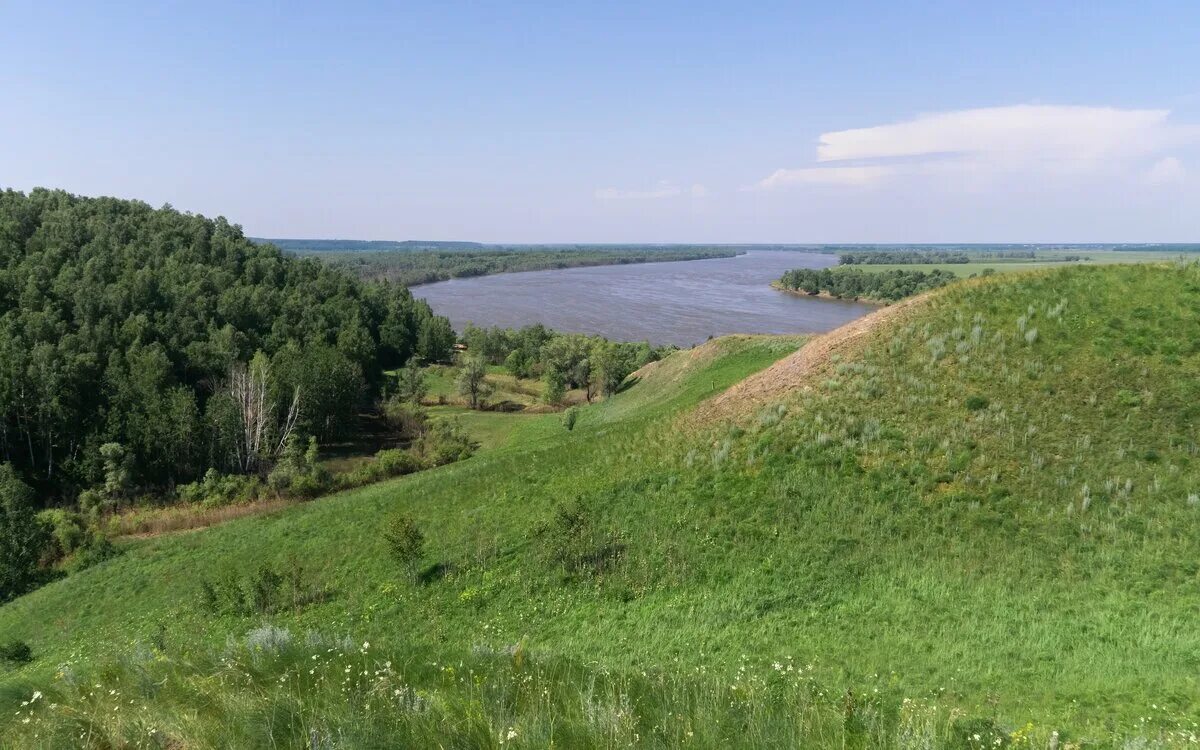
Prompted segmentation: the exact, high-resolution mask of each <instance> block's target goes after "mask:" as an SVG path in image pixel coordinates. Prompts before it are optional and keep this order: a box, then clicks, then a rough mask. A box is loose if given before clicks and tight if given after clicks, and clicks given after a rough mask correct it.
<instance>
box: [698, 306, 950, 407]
mask: <svg viewBox="0 0 1200 750" xmlns="http://www.w3.org/2000/svg"><path fill="white" fill-rule="evenodd" d="M933 293H934V292H926V293H924V294H919V295H917V296H915V297H910V298H908V299H906V300H902V301H900V302H897V303H896V304H894V305H889V306H888V307H884V308H881V309H879V310H876V311H875V312H873V313H871V314H869V315H866V316H864V317H861V318H859V319H858V320H855V321H852V322H850V323H847V324H846V325H844V326H842V327H841V328H835V329H834V330H832V331H830V332H829V333H826V334H822V335H820V336H817V337H816V338H814V339H813V340H811V341H809V342H808V343H807V344H805V345H804V346H802V347H800V349H799V350H797V351H796V353H795V354H792V355H790V356H788V357H785V358H783V359H781V360H779V361H778V362H776V363H775V364H773V365H771V366H770V367H768V368H767V369H765V370H763V371H762V372H759V373H757V374H755V375H751V376H750V377H748V378H746V379H745V380H743V381H742V382H740V383H738V384H736V385H734V386H733V387H731V388H730V389H729V390H727V391H725V392H724V393H722V394H720V395H718V396H716V397H714V398H711V399H709V400H707V401H705V402H703V403H701V404H700V406H699V407H697V408H696V410H695V411H694V412H693V413H692V415H691V418H692V419H693V420H695V421H697V422H700V423H705V422H716V421H721V420H729V419H737V418H739V417H742V416H745V415H747V414H753V413H754V412H756V411H758V410H759V409H761V408H762V407H764V406H766V405H767V404H770V403H773V402H775V401H778V400H779V399H780V398H781V397H782V396H784V395H785V394H787V393H790V392H792V391H796V390H800V389H803V388H808V387H810V386H811V384H812V383H813V381H814V380H815V379H816V377H817V376H818V375H820V374H822V373H824V372H825V371H826V369H827V368H828V366H829V360H830V358H831V357H832V356H833V355H834V354H843V355H844V354H847V353H850V352H854V351H859V350H860V349H861V347H862V346H863V345H865V343H866V341H867V340H868V339H869V338H870V334H872V333H873V332H875V331H876V330H878V329H879V328H880V327H881V326H883V325H885V324H887V323H891V322H892V321H895V320H898V319H901V318H903V317H905V316H906V315H908V314H909V312H910V311H911V310H912V309H913V308H914V307H917V306H919V305H922V304H923V303H924V302H925V301H926V300H928V299H929V297H930V296H931V295H932V294H933Z"/></svg>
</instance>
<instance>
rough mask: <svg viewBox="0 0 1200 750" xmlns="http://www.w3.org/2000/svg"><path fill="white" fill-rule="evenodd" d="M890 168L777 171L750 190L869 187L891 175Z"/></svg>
mask: <svg viewBox="0 0 1200 750" xmlns="http://www.w3.org/2000/svg"><path fill="white" fill-rule="evenodd" d="M892 171H893V168H892V167H888V166H866V167H803V168H800V169H777V170H775V171H774V172H772V173H771V175H770V176H769V177H767V178H766V179H765V180H762V181H760V182H759V183H757V184H756V185H754V186H752V187H751V188H750V189H760V190H773V189H775V188H780V187H787V186H788V185H845V186H851V187H867V186H870V185H877V184H879V183H880V182H881V181H883V180H884V179H886V178H887V177H888V176H889V175H890V174H892Z"/></svg>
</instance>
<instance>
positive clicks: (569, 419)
mask: <svg viewBox="0 0 1200 750" xmlns="http://www.w3.org/2000/svg"><path fill="white" fill-rule="evenodd" d="M578 419H579V409H578V408H577V407H574V406H572V407H571V408H570V409H567V410H566V411H564V412H563V415H562V423H563V427H566V428H567V432H570V431H571V430H574V429H575V422H576V420H578Z"/></svg>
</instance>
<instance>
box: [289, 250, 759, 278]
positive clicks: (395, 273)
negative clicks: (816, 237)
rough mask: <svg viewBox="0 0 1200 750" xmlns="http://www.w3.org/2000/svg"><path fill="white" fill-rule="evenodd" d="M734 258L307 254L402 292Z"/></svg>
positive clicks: (673, 253) (695, 254) (707, 253)
mask: <svg viewBox="0 0 1200 750" xmlns="http://www.w3.org/2000/svg"><path fill="white" fill-rule="evenodd" d="M734 255H737V252H736V251H734V250H731V249H725V248H688V249H659V248H651V249H647V248H641V249H637V248H627V249H623V250H594V249H593V250H573V249H557V248H556V249H551V250H485V251H480V252H467V251H446V252H401V253H393V252H336V253H334V252H323V253H311V254H310V256H309V257H316V258H319V259H321V260H323V261H325V262H326V263H329V264H330V265H333V266H335V267H337V268H342V269H345V270H347V271H350V272H352V273H354V274H355V275H356V276H358V277H359V278H360V279H364V280H368V281H390V282H394V283H397V284H403V285H404V286H416V285H418V284H429V283H433V282H435V281H445V280H447V279H454V278H465V277H469V276H487V275H490V274H497V273H510V272H513V271H541V270H546V269H553V268H575V267H579V266H608V265H618V264H625V263H656V262H663V261H678V260H702V259H706V258H730V257H733V256H734Z"/></svg>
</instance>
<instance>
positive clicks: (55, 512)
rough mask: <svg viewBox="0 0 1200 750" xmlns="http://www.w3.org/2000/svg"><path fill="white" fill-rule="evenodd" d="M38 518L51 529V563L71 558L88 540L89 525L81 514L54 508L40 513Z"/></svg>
mask: <svg viewBox="0 0 1200 750" xmlns="http://www.w3.org/2000/svg"><path fill="white" fill-rule="evenodd" d="M38 518H39V519H40V520H41V522H42V523H43V524H45V525H46V527H47V528H49V529H50V540H51V545H50V548H49V550H48V552H49V557H50V561H51V562H55V561H58V560H62V559H63V558H65V557H69V556H70V555H71V554H72V553H74V552H75V550H77V549H79V548H80V547H81V546H83V543H84V542H85V541H86V540H87V525H86V523H85V522H84V519H83V516H82V515H80V514H79V513H76V512H74V511H70V510H66V509H63V508H52V509H50V510H44V511H42V512H41V513H38Z"/></svg>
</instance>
